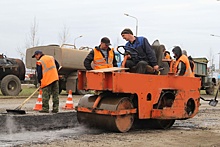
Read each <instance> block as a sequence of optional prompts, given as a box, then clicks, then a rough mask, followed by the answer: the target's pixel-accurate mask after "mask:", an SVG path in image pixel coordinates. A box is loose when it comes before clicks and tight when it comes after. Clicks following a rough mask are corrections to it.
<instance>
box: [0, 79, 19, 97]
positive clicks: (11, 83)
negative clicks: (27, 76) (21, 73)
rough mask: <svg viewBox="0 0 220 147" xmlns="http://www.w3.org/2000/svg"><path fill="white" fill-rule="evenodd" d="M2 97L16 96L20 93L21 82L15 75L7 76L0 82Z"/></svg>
mask: <svg viewBox="0 0 220 147" xmlns="http://www.w3.org/2000/svg"><path fill="white" fill-rule="evenodd" d="M1 91H2V94H3V95H5V96H6V95H9V96H17V95H18V94H19V93H20V92H21V81H20V80H19V78H18V77H17V76H15V75H7V76H5V77H4V78H3V79H2V81H1Z"/></svg>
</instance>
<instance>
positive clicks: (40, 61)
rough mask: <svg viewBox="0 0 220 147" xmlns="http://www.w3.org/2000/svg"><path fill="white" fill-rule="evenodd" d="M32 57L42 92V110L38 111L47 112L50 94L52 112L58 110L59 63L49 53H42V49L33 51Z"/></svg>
mask: <svg viewBox="0 0 220 147" xmlns="http://www.w3.org/2000/svg"><path fill="white" fill-rule="evenodd" d="M32 58H36V59H37V62H36V71H37V77H38V82H39V83H40V88H41V89H42V91H43V94H42V110H41V111H39V112H42V113H49V100H50V96H51V95H52V97H53V110H52V113H57V112H58V111H59V97H58V95H59V82H58V80H59V77H58V69H59V63H58V62H57V61H56V60H55V59H54V58H53V57H52V56H49V55H44V54H43V52H42V51H39V50H38V51H35V53H34V55H33V56H32Z"/></svg>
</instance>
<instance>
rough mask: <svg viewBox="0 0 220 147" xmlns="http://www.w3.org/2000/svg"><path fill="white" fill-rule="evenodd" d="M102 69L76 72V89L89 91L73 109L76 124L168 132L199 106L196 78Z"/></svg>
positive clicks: (113, 128)
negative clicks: (154, 129) (90, 91)
mask: <svg viewBox="0 0 220 147" xmlns="http://www.w3.org/2000/svg"><path fill="white" fill-rule="evenodd" d="M125 70H126V68H123V67H122V68H118V67H112V68H105V69H98V70H90V71H79V72H78V88H79V89H84V90H93V91H94V94H87V95H84V96H83V97H82V98H81V99H80V100H79V103H78V106H77V107H76V111H77V119H78V122H79V123H80V124H84V125H86V126H89V127H96V128H100V129H105V130H110V131H115V132H127V131H129V130H130V129H131V128H133V127H138V126H143V127H146V128H148V127H149V128H152V127H153V128H157V129H168V128H170V127H171V126H172V125H173V124H174V122H175V120H183V119H188V118H192V117H194V116H195V115H196V114H197V113H198V110H199V106H200V85H201V80H200V78H196V77H183V76H176V75H175V74H174V73H172V72H169V73H167V74H166V75H151V74H139V73H130V72H125Z"/></svg>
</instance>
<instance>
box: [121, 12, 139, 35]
mask: <svg viewBox="0 0 220 147" xmlns="http://www.w3.org/2000/svg"><path fill="white" fill-rule="evenodd" d="M124 15H125V16H128V17H131V18H134V19H135V20H136V36H137V32H138V19H137V17H134V16H131V15H129V14H126V13H124Z"/></svg>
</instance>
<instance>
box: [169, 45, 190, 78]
mask: <svg viewBox="0 0 220 147" xmlns="http://www.w3.org/2000/svg"><path fill="white" fill-rule="evenodd" d="M172 52H173V54H174V56H175V58H176V62H175V65H174V72H175V74H176V75H177V76H187V77H194V75H193V73H192V70H191V67H190V63H189V59H188V57H187V56H186V55H184V54H182V50H181V48H180V47H179V46H175V47H174V48H173V50H172Z"/></svg>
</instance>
